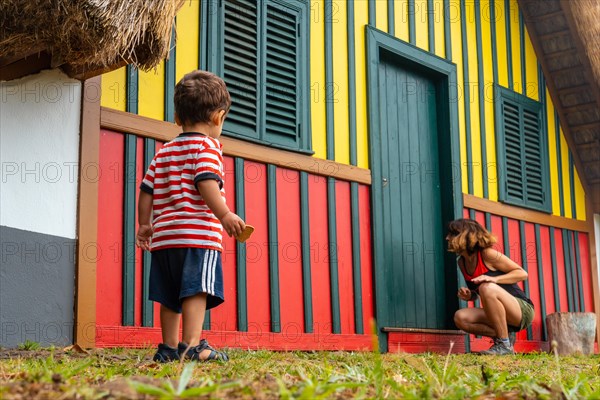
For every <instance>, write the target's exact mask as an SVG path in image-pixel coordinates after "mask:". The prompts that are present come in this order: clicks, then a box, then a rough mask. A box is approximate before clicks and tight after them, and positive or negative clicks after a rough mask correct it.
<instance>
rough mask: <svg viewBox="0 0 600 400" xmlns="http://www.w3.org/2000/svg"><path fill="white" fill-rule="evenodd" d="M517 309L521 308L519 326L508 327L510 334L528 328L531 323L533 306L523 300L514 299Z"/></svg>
mask: <svg viewBox="0 0 600 400" xmlns="http://www.w3.org/2000/svg"><path fill="white" fill-rule="evenodd" d="M515 299H516V300H517V303H519V307H521V324H520V325H519V326H512V325H509V326H508V330H509V331H511V332H519V331H522V330H523V329H527V328H529V325H531V323H532V322H533V316H534V310H533V306H532V305H531V304H529V303H528V302H526V301H525V300H523V299H520V298H518V297H515Z"/></svg>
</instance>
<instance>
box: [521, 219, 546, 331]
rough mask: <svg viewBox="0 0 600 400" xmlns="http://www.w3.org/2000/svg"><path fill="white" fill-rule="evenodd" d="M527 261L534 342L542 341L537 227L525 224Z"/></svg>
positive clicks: (525, 256)
mask: <svg viewBox="0 0 600 400" xmlns="http://www.w3.org/2000/svg"><path fill="white" fill-rule="evenodd" d="M524 240H525V244H526V247H525V251H526V254H525V255H524V258H525V260H527V271H528V273H529V276H528V278H527V281H528V282H529V297H530V298H531V301H533V304H534V311H535V313H534V318H533V323H532V326H531V330H532V334H533V337H532V339H533V340H542V336H543V335H542V329H543V326H542V311H541V301H540V284H539V280H540V278H539V276H538V265H537V258H538V255H537V247H536V241H535V226H534V225H533V224H531V223H525V238H524Z"/></svg>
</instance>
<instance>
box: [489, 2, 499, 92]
mask: <svg viewBox="0 0 600 400" xmlns="http://www.w3.org/2000/svg"><path fill="white" fill-rule="evenodd" d="M490 32H491V34H492V70H493V73H494V83H495V84H498V42H497V40H496V0H490Z"/></svg>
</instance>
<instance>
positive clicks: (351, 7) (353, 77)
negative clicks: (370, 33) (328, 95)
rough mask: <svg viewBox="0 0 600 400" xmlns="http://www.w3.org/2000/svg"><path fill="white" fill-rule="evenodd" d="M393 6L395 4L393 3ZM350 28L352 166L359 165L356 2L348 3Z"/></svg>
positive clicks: (349, 81) (350, 134)
mask: <svg viewBox="0 0 600 400" xmlns="http://www.w3.org/2000/svg"><path fill="white" fill-rule="evenodd" d="M392 4H393V3H392ZM346 7H347V16H346V17H347V18H346V22H347V26H348V122H349V124H348V134H349V140H350V164H351V165H356V164H357V163H358V156H357V147H356V146H357V143H356V54H355V51H354V46H355V35H354V2H353V1H349V2H348V3H347V6H346Z"/></svg>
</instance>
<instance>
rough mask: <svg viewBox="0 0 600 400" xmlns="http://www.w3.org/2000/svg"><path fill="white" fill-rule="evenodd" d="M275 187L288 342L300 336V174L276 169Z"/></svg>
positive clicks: (283, 327)
mask: <svg viewBox="0 0 600 400" xmlns="http://www.w3.org/2000/svg"><path fill="white" fill-rule="evenodd" d="M276 186H277V230H278V232H277V239H278V247H277V250H278V253H279V307H280V310H281V313H280V321H281V333H283V336H284V337H289V338H290V340H292V339H293V338H295V337H297V336H298V335H299V334H301V333H303V332H304V301H303V296H304V295H303V291H302V287H303V286H302V237H301V228H300V173H299V172H298V171H292V170H289V169H283V168H277V184H276Z"/></svg>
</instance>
